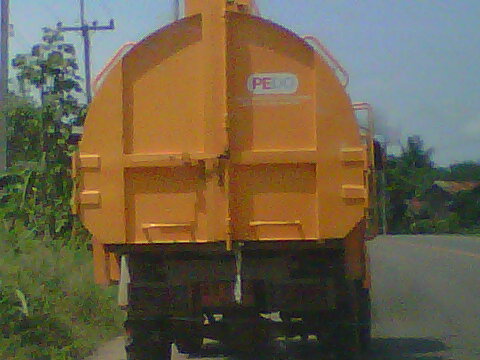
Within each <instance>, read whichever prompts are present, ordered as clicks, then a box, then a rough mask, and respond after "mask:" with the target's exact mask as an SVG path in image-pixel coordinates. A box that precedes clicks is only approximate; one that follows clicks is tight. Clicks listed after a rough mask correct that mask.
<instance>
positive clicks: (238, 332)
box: [109, 240, 370, 360]
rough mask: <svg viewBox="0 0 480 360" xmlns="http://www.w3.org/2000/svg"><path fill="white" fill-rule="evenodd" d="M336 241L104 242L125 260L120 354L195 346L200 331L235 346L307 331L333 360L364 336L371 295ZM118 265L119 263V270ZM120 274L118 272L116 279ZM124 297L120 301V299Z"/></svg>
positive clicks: (158, 355)
mask: <svg viewBox="0 0 480 360" xmlns="http://www.w3.org/2000/svg"><path fill="white" fill-rule="evenodd" d="M343 248H344V247H343V242H342V241H341V240H332V241H330V242H327V243H320V242H315V241H311V242H298V241H294V242H293V241H292V242H289V241H285V242H273V243H265V242H243V243H236V246H235V247H234V249H233V251H226V250H224V247H222V245H221V244H215V243H213V244H194V245H191V244H183V245H181V244H175V245H159V246H155V245H151V246H149V245H147V246H145V247H143V246H134V247H129V246H125V245H122V246H112V247H111V248H110V249H109V250H110V251H114V252H116V253H117V254H118V255H119V256H123V257H124V259H125V260H126V261H125V263H126V264H128V267H127V268H128V277H127V279H128V280H127V281H128V284H120V288H122V286H125V285H126V286H127V288H128V305H127V306H126V309H127V313H128V319H127V321H126V323H125V326H126V330H127V333H128V334H129V338H130V341H129V343H128V345H127V346H126V349H127V353H128V354H129V355H128V356H129V359H132V360H133V359H135V360H139V359H170V356H171V355H170V353H171V345H172V343H175V344H176V346H177V348H178V349H179V351H180V352H183V353H188V354H195V353H198V352H199V351H200V350H201V347H202V344H203V341H204V339H213V340H217V341H220V342H222V343H223V344H225V345H227V346H228V347H229V348H230V349H234V350H235V351H239V352H254V351H256V350H258V349H259V348H268V347H269V346H273V343H274V342H275V341H276V339H279V338H294V337H301V338H302V339H304V340H306V339H308V338H309V336H310V337H311V336H315V337H316V339H317V340H318V341H320V342H322V344H323V345H324V346H325V347H326V349H329V351H333V352H334V353H335V355H336V356H338V358H339V359H349V358H352V359H355V358H356V356H358V355H359V354H360V353H361V351H362V349H366V347H367V346H368V341H369V338H370V334H369V333H370V299H369V294H368V289H366V288H364V287H363V282H362V281H361V280H360V279H358V280H353V279H352V280H348V277H347V276H346V271H345V260H344V250H343ZM122 271H125V267H124V268H123V269H122ZM123 278H125V277H123ZM124 305H126V304H124Z"/></svg>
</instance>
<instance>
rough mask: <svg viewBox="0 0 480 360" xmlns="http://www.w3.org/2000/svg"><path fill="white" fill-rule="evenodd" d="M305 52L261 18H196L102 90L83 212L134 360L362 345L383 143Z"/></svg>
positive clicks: (207, 13) (130, 58) (205, 14)
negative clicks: (271, 347) (221, 349)
mask: <svg viewBox="0 0 480 360" xmlns="http://www.w3.org/2000/svg"><path fill="white" fill-rule="evenodd" d="M312 41H313V39H312V38H311V37H309V38H302V37H299V36H297V35H296V34H294V33H292V32H291V31H289V30H287V29H285V28H283V27H281V26H279V25H277V24H275V23H272V22H270V21H267V20H265V19H262V18H261V17H260V16H259V14H258V11H257V9H256V7H255V5H254V3H253V2H252V1H250V0H208V1H206V0H186V3H185V17H184V18H182V19H180V20H178V21H176V22H174V23H172V24H170V25H168V26H166V27H164V28H162V29H160V30H158V31H156V32H154V33H153V34H151V35H150V36H148V37H147V38H145V39H143V40H142V41H140V42H139V43H137V44H136V45H135V46H133V47H132V48H131V49H130V50H129V51H128V52H127V53H126V54H124V56H122V57H121V59H120V60H119V61H118V62H117V63H116V64H114V65H113V66H112V67H111V69H110V71H108V74H107V75H106V76H105V78H104V81H103V82H102V84H101V86H100V87H99V89H98V92H97V94H96V96H95V97H94V100H93V102H92V104H91V106H90V109H89V113H88V116H87V119H86V122H85V127H84V134H83V139H82V141H81V142H80V145H79V152H78V154H77V156H76V157H75V159H74V164H73V168H74V176H75V177H76V191H75V195H74V196H75V204H76V206H75V211H77V212H78V214H79V215H80V216H81V219H82V221H83V223H84V224H85V226H86V227H87V228H88V229H89V230H90V232H91V233H92V234H93V255H94V263H95V276H96V280H97V282H98V283H101V284H108V283H112V282H118V283H119V289H120V290H119V292H120V294H119V295H120V299H119V301H120V303H121V304H122V305H123V306H125V307H126V309H128V320H127V321H126V329H127V333H128V334H129V335H130V340H131V341H130V342H129V343H128V345H127V347H126V348H127V353H128V356H129V359H135V360H137V359H148V360H151V359H170V356H171V345H172V343H176V345H177V348H178V349H179V350H180V351H181V352H186V353H194V352H197V351H199V349H200V347H201V346H202V342H203V340H204V338H213V339H217V340H220V341H224V342H225V343H227V344H229V345H232V346H236V347H237V348H241V349H243V350H249V349H253V348H255V347H256V346H258V345H259V344H260V343H262V342H263V343H264V342H266V343H268V342H271V341H273V340H272V339H275V338H278V337H280V336H297V335H300V336H303V337H304V338H307V337H308V336H310V335H314V336H316V337H317V338H318V339H319V340H321V341H325V342H327V343H330V344H334V346H333V348H334V349H336V351H337V352H338V351H340V352H341V353H342V355H341V358H342V359H347V358H348V357H349V356H354V355H355V354H356V353H358V352H359V351H360V350H361V349H362V348H364V347H365V346H366V345H367V344H368V341H369V336H370V334H369V332H370V314H369V308H370V305H369V302H370V300H369V274H368V264H367V262H368V261H367V255H366V249H365V241H366V238H367V237H368V236H371V235H372V234H373V235H374V233H375V229H374V226H372V224H373V221H372V216H371V214H372V212H373V210H372V209H373V208H374V207H375V206H374V204H375V199H374V194H375V183H374V181H373V179H374V177H373V173H374V164H373V159H374V154H373V148H374V146H373V139H372V126H369V127H366V128H363V127H361V126H359V125H358V123H357V118H356V116H355V106H354V105H353V104H352V103H351V101H350V99H349V96H348V95H347V93H346V90H345V87H344V86H345V82H346V81H344V78H342V76H344V75H345V74H344V71H343V69H342V68H341V67H340V65H339V64H338V63H337V62H336V61H335V59H334V58H333V57H332V56H331V55H330V54H329V53H328V51H327V50H326V49H325V48H323V47H322V46H321V44H320V43H315V42H314V41H313V42H312ZM342 74H343V75H342ZM357 108H358V109H359V110H361V109H364V108H368V107H366V106H362V105H358V106H357ZM312 338H313V337H311V340H312Z"/></svg>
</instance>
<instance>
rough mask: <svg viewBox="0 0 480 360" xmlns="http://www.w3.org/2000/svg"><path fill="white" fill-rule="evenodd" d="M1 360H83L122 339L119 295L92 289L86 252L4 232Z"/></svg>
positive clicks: (21, 232)
mask: <svg viewBox="0 0 480 360" xmlns="http://www.w3.org/2000/svg"><path fill="white" fill-rule="evenodd" d="M0 253H1V254H2V255H1V256H0V359H2V360H10V359H11V360H13V359H15V360H32V359H35V360H69V359H82V358H84V357H86V356H87V355H89V354H90V353H91V352H92V351H93V350H94V349H96V348H97V347H98V346H99V345H100V344H101V343H103V342H105V341H106V340H109V339H110V338H112V337H114V336H116V335H118V334H119V333H120V329H121V323H122V320H123V314H122V313H121V311H120V310H119V309H118V307H117V305H116V301H115V289H114V288H108V289H104V288H101V287H99V286H97V285H95V284H94V283H93V268H92V260H91V258H92V256H91V253H90V252H89V251H88V250H87V249H86V247H81V248H78V247H77V248H74V247H68V246H63V247H61V248H55V247H54V246H52V245H51V243H50V244H49V243H48V242H45V241H43V240H41V239H38V238H35V236H34V235H33V234H32V233H31V232H30V231H27V230H25V229H23V228H17V229H15V231H10V232H9V231H7V230H5V229H3V228H0Z"/></svg>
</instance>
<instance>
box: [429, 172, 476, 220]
mask: <svg viewBox="0 0 480 360" xmlns="http://www.w3.org/2000/svg"><path fill="white" fill-rule="evenodd" d="M479 186H480V181H435V182H434V183H433V185H432V187H431V188H430V189H429V190H427V191H426V193H425V197H424V202H426V203H428V208H429V210H430V211H429V212H430V213H431V216H433V217H435V218H445V217H446V216H448V215H449V214H450V212H451V205H452V202H453V200H454V198H455V196H456V195H457V194H458V193H459V192H461V191H471V190H473V189H475V188H477V187H479Z"/></svg>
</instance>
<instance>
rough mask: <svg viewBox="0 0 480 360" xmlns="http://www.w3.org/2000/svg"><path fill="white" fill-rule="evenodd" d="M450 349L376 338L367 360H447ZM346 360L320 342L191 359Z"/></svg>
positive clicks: (209, 350)
mask: <svg viewBox="0 0 480 360" xmlns="http://www.w3.org/2000/svg"><path fill="white" fill-rule="evenodd" d="M445 350H448V347H447V346H446V345H445V343H443V342H442V341H439V340H435V339H430V338H376V339H373V341H372V349H371V353H370V354H369V355H367V356H366V357H365V360H367V359H368V360H447V359H449V358H448V357H444V356H442V354H441V353H442V352H443V351H445ZM252 356H254V359H255V360H312V359H317V360H327V359H328V360H343V359H335V358H332V357H331V355H330V356H329V355H327V354H326V353H325V350H324V349H323V348H322V347H321V346H320V345H319V344H318V343H317V342H316V341H310V342H308V343H299V342H293V343H290V342H289V343H285V342H279V343H277V344H276V345H275V347H274V348H271V349H264V350H261V351H256V352H255V353H253V354H252V353H249V354H239V353H233V352H230V351H228V350H226V349H225V347H223V346H222V345H220V344H208V345H206V346H204V348H203V349H202V352H201V353H200V354H199V355H198V356H192V357H190V359H215V358H219V359H229V360H252Z"/></svg>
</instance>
